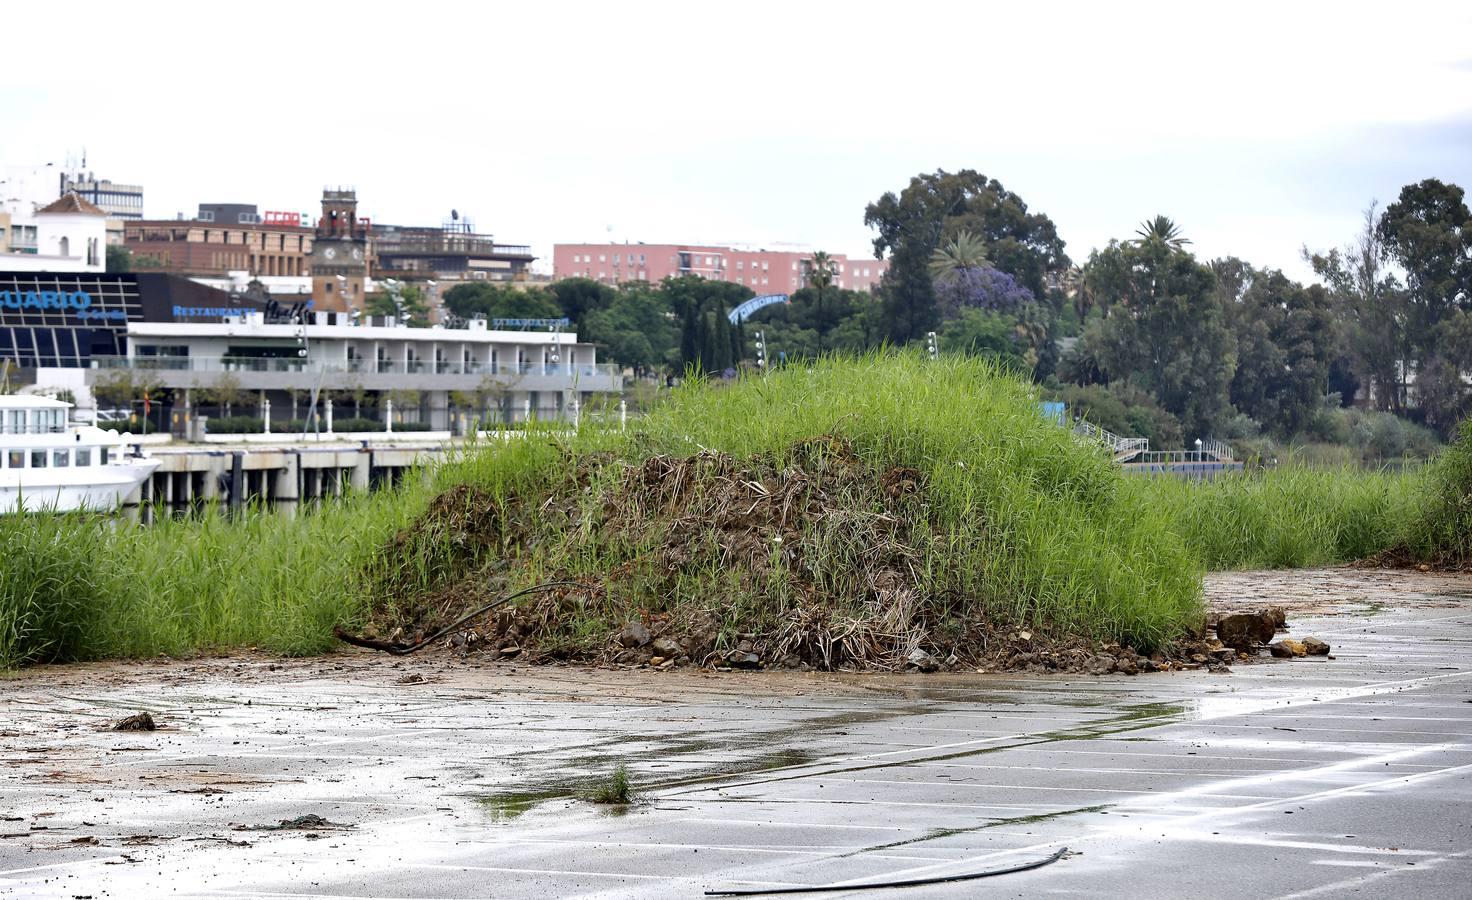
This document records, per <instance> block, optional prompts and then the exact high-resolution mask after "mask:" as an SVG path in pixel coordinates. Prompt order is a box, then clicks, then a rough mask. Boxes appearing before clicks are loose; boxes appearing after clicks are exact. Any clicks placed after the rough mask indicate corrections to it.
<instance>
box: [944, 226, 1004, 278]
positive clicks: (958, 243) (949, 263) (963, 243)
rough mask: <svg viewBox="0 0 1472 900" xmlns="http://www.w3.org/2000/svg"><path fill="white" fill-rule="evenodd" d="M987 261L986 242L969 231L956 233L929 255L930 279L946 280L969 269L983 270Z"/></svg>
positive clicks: (989, 263) (988, 264)
mask: <svg viewBox="0 0 1472 900" xmlns="http://www.w3.org/2000/svg"><path fill="white" fill-rule="evenodd" d="M990 265H991V260H989V259H987V255H986V241H985V240H983V239H982V238H981V237H979V236H977V235H974V234H972V233H971V232H969V231H962V232H960V233H958V234H957V235H956V236H955V237H954V238H952V239H951V241H950V242H949V243H947V244H945V245H944V246H941V247H937V248H936V249H935V252H934V253H932V254H930V277H931V278H937V279H938V278H947V277H949V276H951V275H955V274H958V273H960V272H964V271H967V270H969V269H984V268H986V267H987V266H990Z"/></svg>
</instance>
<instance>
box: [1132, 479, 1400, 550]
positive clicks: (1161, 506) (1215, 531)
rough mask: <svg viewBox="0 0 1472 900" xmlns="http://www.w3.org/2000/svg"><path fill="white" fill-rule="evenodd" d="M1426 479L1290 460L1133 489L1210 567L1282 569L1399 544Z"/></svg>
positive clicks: (1141, 484) (1138, 484) (1147, 483)
mask: <svg viewBox="0 0 1472 900" xmlns="http://www.w3.org/2000/svg"><path fill="white" fill-rule="evenodd" d="M1424 480H1425V475H1424V473H1422V472H1389V471H1384V472H1371V471H1366V470H1363V469H1358V468H1352V467H1345V468H1341V469H1313V468H1308V467H1305V466H1301V465H1297V464H1294V463H1292V462H1290V464H1288V465H1286V466H1284V467H1281V468H1277V469H1271V470H1268V471H1265V472H1251V473H1247V474H1243V475H1237V476H1229V477H1225V478H1221V479H1218V480H1216V481H1211V482H1193V481H1184V480H1181V479H1175V478H1152V479H1141V480H1139V481H1138V482H1136V483H1135V484H1133V485H1132V489H1133V490H1135V491H1137V492H1138V493H1139V494H1140V495H1141V496H1142V497H1143V502H1145V503H1147V504H1149V505H1150V507H1151V508H1152V509H1154V510H1156V511H1158V512H1160V513H1161V514H1163V515H1165V516H1167V517H1168V519H1169V521H1170V523H1171V525H1170V527H1171V530H1173V531H1174V532H1175V533H1176V534H1178V535H1180V537H1181V538H1182V540H1184V541H1185V543H1186V546H1187V547H1188V548H1189V549H1190V551H1191V552H1192V554H1193V555H1194V556H1195V557H1196V558H1197V559H1199V560H1200V561H1201V563H1202V564H1203V565H1204V566H1205V567H1206V568H1208V569H1211V570H1223V569H1282V568H1300V567H1306V566H1321V565H1328V564H1332V563H1341V562H1350V561H1352V560H1357V559H1363V558H1365V557H1368V556H1373V555H1374V554H1376V553H1378V552H1380V551H1382V550H1384V549H1386V548H1387V547H1390V546H1392V545H1394V544H1395V543H1397V542H1398V541H1400V540H1401V539H1402V536H1403V535H1404V534H1405V533H1406V529H1407V527H1408V525H1409V523H1410V522H1411V520H1412V518H1413V517H1414V515H1415V514H1416V510H1417V509H1418V506H1419V504H1420V502H1421V493H1420V492H1421V486H1422V483H1423V482H1424Z"/></svg>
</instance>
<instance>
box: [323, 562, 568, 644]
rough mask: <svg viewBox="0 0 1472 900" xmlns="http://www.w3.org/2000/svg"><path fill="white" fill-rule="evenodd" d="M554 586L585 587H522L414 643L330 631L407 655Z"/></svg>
mask: <svg viewBox="0 0 1472 900" xmlns="http://www.w3.org/2000/svg"><path fill="white" fill-rule="evenodd" d="M554 587H586V585H583V584H581V583H579V582H576V581H544V582H542V583H541V584H534V585H532V586H531V587H527V588H522V589H521V590H519V591H516V592H514V593H510V594H507V595H506V596H504V597H501V598H499V599H496V600H492V601H491V602H490V603H487V604H486V605H485V606H482V607H480V608H479V609H476V610H472V611H471V612H468V613H466V614H465V615H463V616H461V617H460V618H458V619H456V620H455V621H453V622H451V623H450V624H449V625H446V626H445V627H444V628H441V629H440V630H439V631H437V632H435V633H434V634H432V635H430V636H429V637H427V638H424V639H423V640H421V641H419V642H418V643H414V644H399V643H390V642H389V641H375V640H373V639H372V638H365V637H360V636H358V635H355V634H349V633H348V632H347V631H344V630H343V627H342V626H341V625H334V626H333V628H332V633H333V635H334V636H335V637H336V638H337V639H338V640H340V641H342V642H343V643H344V644H352V645H353V646H354V647H366V648H367V649H369V650H382V651H383V652H384V653H392V654H393V655H394V656H408V655H409V654H410V653H413V652H415V651H417V650H422V649H424V648H425V647H428V646H429V645H430V644H433V643H434V642H435V641H437V640H439V639H440V638H442V637H445V636H446V635H448V634H449V633H450V632H452V631H454V630H455V629H457V628H459V627H460V626H461V625H464V624H465V623H466V622H469V621H470V620H471V619H474V618H475V617H476V616H480V615H484V614H485V613H488V612H490V611H491V610H493V609H495V608H496V607H498V606H501V605H503V604H506V603H510V602H511V601H512V600H515V599H516V598H517V597H524V596H526V595H527V594H535V593H540V592H541V591H545V590H548V589H550V588H554Z"/></svg>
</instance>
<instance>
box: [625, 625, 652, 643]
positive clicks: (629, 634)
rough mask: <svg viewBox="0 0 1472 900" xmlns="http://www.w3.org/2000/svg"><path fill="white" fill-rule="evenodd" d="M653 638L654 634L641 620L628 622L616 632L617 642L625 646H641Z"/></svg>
mask: <svg viewBox="0 0 1472 900" xmlns="http://www.w3.org/2000/svg"><path fill="white" fill-rule="evenodd" d="M652 640H654V635H652V634H650V633H649V629H648V628H645V627H644V623H642V622H630V623H629V624H627V625H625V626H624V630H623V631H620V632H619V633H618V642H619V643H620V644H622V645H623V646H625V647H642V646H644V645H645V644H647V643H649V642H650V641H652Z"/></svg>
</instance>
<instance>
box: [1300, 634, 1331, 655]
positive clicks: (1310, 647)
mask: <svg viewBox="0 0 1472 900" xmlns="http://www.w3.org/2000/svg"><path fill="white" fill-rule="evenodd" d="M1303 649H1304V651H1305V652H1307V653H1308V655H1309V656H1328V655H1329V644H1328V643H1327V642H1325V641H1321V640H1319V639H1318V638H1316V637H1306V638H1304V639H1303Z"/></svg>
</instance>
